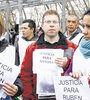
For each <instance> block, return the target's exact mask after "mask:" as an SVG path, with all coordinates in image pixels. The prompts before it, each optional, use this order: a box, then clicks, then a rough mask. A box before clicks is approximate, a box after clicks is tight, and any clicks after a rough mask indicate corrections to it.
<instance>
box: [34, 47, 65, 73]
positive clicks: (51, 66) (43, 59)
mask: <svg viewBox="0 0 90 100" xmlns="http://www.w3.org/2000/svg"><path fill="white" fill-rule="evenodd" d="M57 57H63V50H62V49H36V50H35V51H34V52H33V72H34V73H37V71H41V70H42V71H45V70H47V71H49V70H50V71H55V70H58V71H61V72H63V69H62V68H61V67H58V66H57V65H56V64H55V59H56V58H57Z"/></svg>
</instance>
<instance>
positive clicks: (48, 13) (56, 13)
mask: <svg viewBox="0 0 90 100" xmlns="http://www.w3.org/2000/svg"><path fill="white" fill-rule="evenodd" d="M47 15H56V16H57V17H58V20H59V23H60V16H59V14H58V12H57V11H56V10H48V11H46V12H45V13H44V15H43V17H42V23H43V22H44V18H45V16H47Z"/></svg>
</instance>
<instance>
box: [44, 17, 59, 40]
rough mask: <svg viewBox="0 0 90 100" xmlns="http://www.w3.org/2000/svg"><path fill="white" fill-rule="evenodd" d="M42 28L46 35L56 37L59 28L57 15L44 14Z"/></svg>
mask: <svg viewBox="0 0 90 100" xmlns="http://www.w3.org/2000/svg"><path fill="white" fill-rule="evenodd" d="M42 29H43V31H44V33H45V35H46V36H47V37H49V38H51V37H56V36H57V35H58V32H59V30H60V24H59V19H58V17H57V16H56V15H46V16H45V17H44V22H43V24H42Z"/></svg>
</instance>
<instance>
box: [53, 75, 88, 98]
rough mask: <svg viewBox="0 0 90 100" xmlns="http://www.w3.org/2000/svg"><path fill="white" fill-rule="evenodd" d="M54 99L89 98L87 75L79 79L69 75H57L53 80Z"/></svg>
mask: <svg viewBox="0 0 90 100" xmlns="http://www.w3.org/2000/svg"><path fill="white" fill-rule="evenodd" d="M54 86H55V93H56V100H90V88H89V85H88V79H87V77H81V78H80V79H79V80H77V79H74V78H72V77H70V76H57V77H55V80H54Z"/></svg>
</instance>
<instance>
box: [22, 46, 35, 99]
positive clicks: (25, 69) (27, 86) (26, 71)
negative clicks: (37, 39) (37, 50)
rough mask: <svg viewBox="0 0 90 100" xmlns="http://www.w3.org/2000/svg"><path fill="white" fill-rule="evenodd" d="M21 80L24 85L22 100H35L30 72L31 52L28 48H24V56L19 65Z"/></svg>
mask: <svg viewBox="0 0 90 100" xmlns="http://www.w3.org/2000/svg"><path fill="white" fill-rule="evenodd" d="M21 80H22V84H23V87H24V92H23V94H22V96H23V100H29V99H31V100H35V99H34V95H33V94H34V93H33V92H34V91H33V90H34V89H33V86H34V84H33V72H32V52H30V48H29V47H28V48H27V49H26V53H25V57H24V60H23V63H22V66H21Z"/></svg>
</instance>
